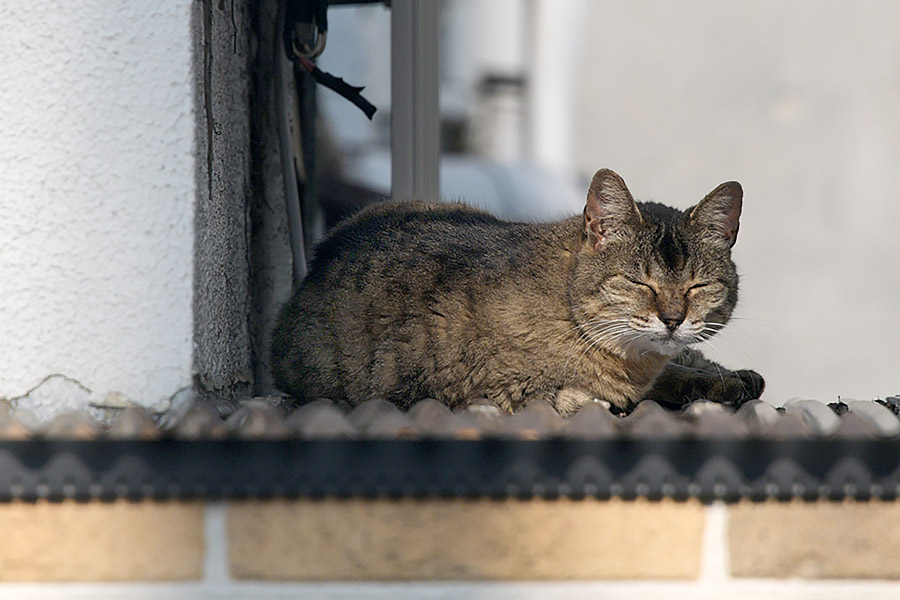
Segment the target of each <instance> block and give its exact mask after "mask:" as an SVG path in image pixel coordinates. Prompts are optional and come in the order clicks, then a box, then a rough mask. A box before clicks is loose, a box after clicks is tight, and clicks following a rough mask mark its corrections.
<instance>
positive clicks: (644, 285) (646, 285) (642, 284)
mask: <svg viewBox="0 0 900 600" xmlns="http://www.w3.org/2000/svg"><path fill="white" fill-rule="evenodd" d="M626 279H627V280H628V282H629V283H631V284H632V285H635V286H637V287H640V288H644V289H648V290H650V292H651V293H652V294H653V296H654V297H655V296H657V295H659V292H658V291H657V289H656V288H655V287H653V285H651V284H649V283H647V282H645V281H640V280H638V279H632V278H630V277H626Z"/></svg>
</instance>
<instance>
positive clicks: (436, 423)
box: [407, 398, 453, 433]
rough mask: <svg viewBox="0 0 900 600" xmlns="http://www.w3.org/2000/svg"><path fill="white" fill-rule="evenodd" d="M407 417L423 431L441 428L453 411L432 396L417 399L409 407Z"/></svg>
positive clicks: (428, 431)
mask: <svg viewBox="0 0 900 600" xmlns="http://www.w3.org/2000/svg"><path fill="white" fill-rule="evenodd" d="M407 414H408V415H409V418H410V419H412V420H413V422H414V423H415V424H416V427H417V428H418V429H419V430H420V431H422V432H425V433H430V432H433V431H436V430H442V429H443V428H444V427H445V425H446V424H447V423H448V422H449V421H450V420H451V419H452V418H453V413H452V412H451V411H450V409H449V408H447V406H446V405H445V404H444V403H443V402H440V401H438V400H435V399H434V398H425V399H424V400H419V401H418V402H416V403H415V404H413V405H412V407H411V408H410V409H409V413H407Z"/></svg>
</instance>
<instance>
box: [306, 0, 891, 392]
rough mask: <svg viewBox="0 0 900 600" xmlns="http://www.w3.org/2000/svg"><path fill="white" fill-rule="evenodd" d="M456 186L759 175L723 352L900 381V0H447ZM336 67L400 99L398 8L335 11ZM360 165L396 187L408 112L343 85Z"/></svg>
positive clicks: (450, 193) (479, 193)
mask: <svg viewBox="0 0 900 600" xmlns="http://www.w3.org/2000/svg"><path fill="white" fill-rule="evenodd" d="M440 18H441V25H440V27H441V34H440V35H441V37H440V106H441V120H442V124H441V133H442V147H443V155H442V160H441V175H440V177H441V179H440V182H441V183H440V188H441V195H442V197H443V198H445V199H451V200H455V199H463V200H466V201H468V202H470V203H472V204H475V205H478V206H482V207H485V208H487V209H489V210H491V211H493V212H495V213H497V214H498V215H500V216H503V217H506V218H510V219H551V218H556V217H559V216H561V215H570V214H574V213H576V212H577V211H580V210H581V208H582V206H583V201H584V196H585V191H586V189H587V187H586V186H587V182H588V181H589V179H590V176H591V175H592V174H593V172H594V171H595V170H597V169H598V168H600V167H608V168H611V169H613V170H615V171H617V172H618V173H619V174H620V175H622V176H623V177H624V178H625V180H626V181H627V182H628V184H629V187H630V189H631V191H632V193H633V194H634V195H635V197H636V198H637V199H639V200H655V201H659V202H663V203H667V204H670V205H673V206H676V207H680V208H686V207H688V206H690V205H692V204H694V203H696V202H697V201H698V200H699V199H701V198H702V197H703V196H704V195H705V194H706V193H707V192H709V191H710V190H712V189H713V188H714V187H715V186H716V185H718V184H719V183H721V182H723V181H728V180H733V179H734V180H738V181H740V182H741V183H742V185H743V187H744V192H745V198H744V212H743V216H742V225H741V231H740V235H739V238H738V242H737V245H736V247H735V250H734V258H735V261H736V262H737V264H738V268H739V271H740V273H741V277H742V279H741V299H740V303H739V307H738V310H737V312H736V314H735V317H734V318H733V320H732V322H731V323H730V325H729V326H728V327H727V328H726V329H725V331H723V332H722V333H721V334H720V335H718V336H717V337H716V338H714V339H713V340H711V341H710V342H709V343H707V344H705V348H704V352H705V353H707V354H708V355H710V356H711V357H713V358H714V359H716V360H719V361H721V362H722V363H723V364H725V365H727V366H729V367H734V368H753V369H755V370H757V371H759V372H760V373H762V374H763V375H764V376H765V378H766V381H767V389H766V392H765V395H764V399H766V400H768V401H770V402H772V403H774V404H778V405H780V404H781V403H782V402H783V401H784V400H786V399H788V398H792V397H803V398H813V399H817V400H821V401H824V402H833V401H835V400H837V399H838V397H841V398H845V399H846V398H857V399H871V398H874V397H884V396H887V395H891V394H896V393H897V392H898V391H900V324H898V321H897V319H896V312H897V307H898V299H900V266H898V257H900V235H898V231H897V228H898V224H900V202H898V199H900V168H898V167H900V39H898V38H897V36H896V23H898V22H900V5H898V4H896V3H892V2H889V1H877V0H866V1H864V2H857V3H852V4H851V3H846V2H822V1H818V0H796V1H794V2H790V3H784V2H776V1H762V2H760V1H749V0H739V1H733V2H728V3H721V2H714V1H712V0H709V1H706V0H692V1H690V2H678V3H671V2H665V1H662V0H656V1H653V0H645V1H636V2H632V1H629V2H625V1H602V2H599V1H590V2H589V1H586V0H554V1H552V2H551V1H542V0H491V2H478V1H476V0H444V2H443V3H442V12H441V16H440ZM329 21H330V29H329V42H330V43H329V45H328V48H327V50H326V52H325V53H324V55H323V56H322V57H321V59H320V61H319V64H320V66H322V68H323V69H325V70H327V71H331V72H333V73H336V74H339V75H341V76H342V77H344V78H345V79H347V80H348V81H350V82H353V83H354V84H356V85H365V86H366V90H365V92H364V93H365V95H366V97H367V98H369V99H370V100H371V101H372V102H373V103H374V104H375V105H376V106H378V107H379V108H380V109H381V108H382V107H384V108H385V109H387V108H388V107H389V106H390V39H389V36H388V35H387V32H389V31H390V13H389V11H388V10H386V9H385V8H384V7H382V6H379V5H372V6H365V7H333V8H332V9H331V10H330V12H329ZM319 102H320V109H321V111H322V113H323V115H324V117H325V120H326V123H327V127H328V129H329V130H330V132H331V134H332V135H333V136H334V139H335V142H336V144H337V147H338V149H339V150H340V156H341V158H342V162H343V169H342V170H343V172H344V175H345V176H346V177H347V178H348V179H350V180H351V181H354V182H356V183H358V184H360V185H363V186H365V187H369V188H373V189H376V190H379V191H381V192H383V193H385V194H387V193H389V191H390V177H391V174H390V149H389V144H390V135H389V134H390V111H389V110H379V112H378V113H377V114H376V116H375V119H374V120H373V121H372V122H371V123H370V122H369V121H368V120H367V119H366V118H365V117H364V116H363V115H362V113H361V112H359V110H358V109H356V108H355V107H353V106H352V105H350V104H349V103H347V102H346V101H345V100H343V99H342V98H340V97H338V96H337V95H335V94H333V93H331V92H329V91H324V90H323V91H320V92H319Z"/></svg>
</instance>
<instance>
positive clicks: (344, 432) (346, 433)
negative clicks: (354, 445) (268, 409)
mask: <svg viewBox="0 0 900 600" xmlns="http://www.w3.org/2000/svg"><path fill="white" fill-rule="evenodd" d="M285 424H286V425H287V426H288V428H289V429H290V430H291V431H294V432H296V433H297V434H299V435H300V437H302V438H308V439H316V438H349V437H354V436H355V435H356V434H357V431H356V428H355V427H353V426H352V425H351V424H350V423H349V422H348V421H347V417H346V415H345V414H344V411H343V410H341V409H340V408H338V407H337V406H336V405H335V404H334V403H333V402H332V401H331V400H324V399H319V400H314V401H312V402H309V403H308V404H304V405H302V406H300V407H299V408H297V410H295V411H294V412H292V413H291V414H290V415H289V416H288V417H287V419H285Z"/></svg>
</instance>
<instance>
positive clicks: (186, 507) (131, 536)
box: [0, 499, 900, 597]
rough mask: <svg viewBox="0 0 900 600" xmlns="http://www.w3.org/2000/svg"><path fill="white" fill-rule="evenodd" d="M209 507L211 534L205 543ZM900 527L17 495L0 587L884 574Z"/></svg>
mask: <svg viewBox="0 0 900 600" xmlns="http://www.w3.org/2000/svg"><path fill="white" fill-rule="evenodd" d="M223 506H224V511H223V510H222V507H223ZM212 512H216V513H217V515H218V516H217V517H216V518H219V519H224V524H222V526H221V527H220V528H219V529H220V530H221V531H220V532H219V533H220V535H210V526H209V521H210V515H211V513H212ZM898 519H900V503H898V502H881V501H872V502H840V503H831V502H824V501H822V502H800V501H797V502H786V503H777V502H763V503H750V502H741V503H737V504H732V505H721V504H719V505H712V506H704V505H703V504H701V503H699V502H697V501H687V502H676V501H662V502H651V501H646V500H634V501H623V500H619V499H612V500H608V501H599V500H583V501H572V500H528V501H522V500H490V499H478V500H474V499H468V500H465V499H462V500H449V499H403V500H394V499H368V500H367V499H347V500H310V499H297V500H284V499H277V500H246V501H233V502H228V503H225V504H224V505H223V504H222V503H207V504H204V503H202V502H198V501H191V502H185V501H168V502H149V501H145V502H128V501H124V500H122V501H115V502H86V503H76V502H70V501H67V502H61V503H49V502H37V503H25V502H12V503H7V504H0V531H2V532H3V535H4V542H3V543H2V544H0V581H2V582H76V581H78V582H85V581H103V582H111V581H120V582H121V581H135V582H137V581H141V582H147V581H156V582H162V581H168V582H197V581H202V580H203V579H204V578H205V577H206V578H208V577H209V572H208V571H209V568H210V567H209V557H210V556H222V557H224V558H223V562H224V563H225V564H226V565H227V573H225V575H224V577H225V578H226V579H227V580H228V581H231V582H233V583H234V585H240V584H241V582H247V581H268V582H275V581H277V582H300V581H306V582H309V581H323V580H329V581H359V580H367V581H377V580H392V581H398V580H468V581H483V580H596V579H603V580H681V581H695V582H703V581H706V580H708V579H709V578H711V577H712V578H716V579H718V580H720V581H722V580H724V581H726V582H727V581H739V580H741V579H743V578H775V579H787V578H803V579H807V580H815V579H833V578H841V579H854V580H873V579H877V580H893V579H900V560H898V559H897V557H898V556H900V528H897V527H896V526H895V524H896V523H897V522H898ZM213 529H215V528H213ZM897 586H898V587H897V589H896V593H897V594H898V597H900V583H898V584H897ZM0 594H2V586H0Z"/></svg>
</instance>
